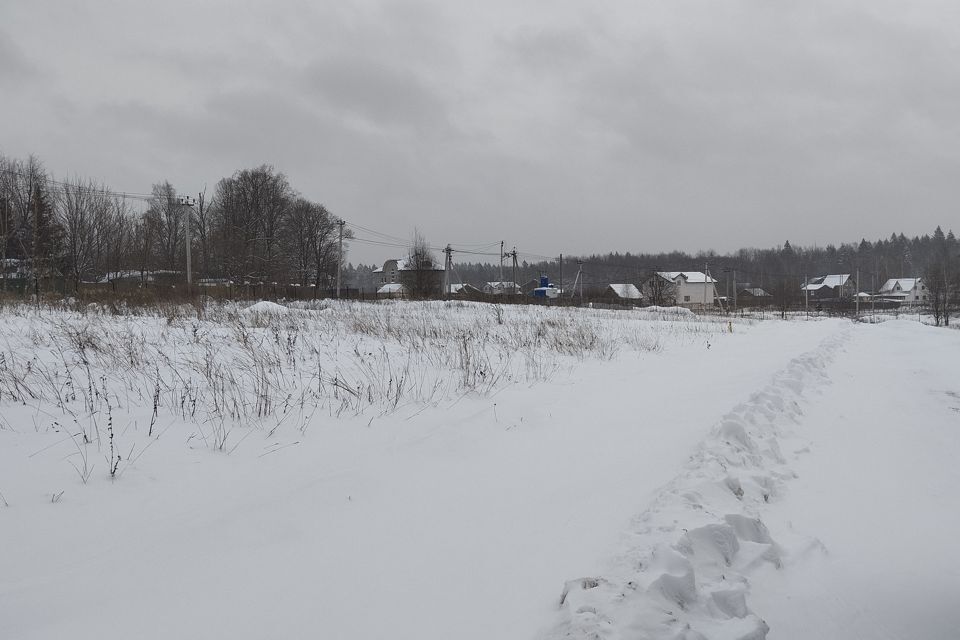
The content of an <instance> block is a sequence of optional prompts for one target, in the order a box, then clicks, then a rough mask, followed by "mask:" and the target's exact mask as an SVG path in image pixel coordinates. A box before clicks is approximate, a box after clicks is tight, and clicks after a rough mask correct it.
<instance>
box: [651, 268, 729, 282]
mask: <svg viewBox="0 0 960 640" xmlns="http://www.w3.org/2000/svg"><path fill="white" fill-rule="evenodd" d="M657 275H660V276H662V277H664V278H666V279H667V280H670V281H671V282H676V281H677V278H679V277H681V276H683V278H684V279H685V280H686V281H687V282H690V283H693V284H696V283H699V284H703V283H705V282H714V283H715V282H716V280H715V279H714V278H711V277H709V276H707V274H705V273H704V272H702V271H658V272H657Z"/></svg>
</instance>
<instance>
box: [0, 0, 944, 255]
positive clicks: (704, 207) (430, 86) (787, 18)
mask: <svg viewBox="0 0 960 640" xmlns="http://www.w3.org/2000/svg"><path fill="white" fill-rule="evenodd" d="M0 116H2V118H0V153H3V154H5V155H8V156H14V157H25V156H26V155H28V154H30V153H35V154H37V155H39V156H40V158H41V159H42V160H44V162H45V163H46V165H47V167H48V169H49V170H51V171H52V172H53V173H55V174H56V175H57V176H58V177H63V176H67V175H70V176H73V175H79V176H83V177H92V178H95V179H97V180H100V181H104V182H106V183H107V184H109V185H110V186H111V187H112V188H115V189H118V190H127V191H137V192H143V191H148V190H149V188H150V185H151V184H152V183H154V182H157V181H160V180H164V179H167V180H170V181H171V182H172V183H173V184H174V186H175V187H176V188H177V189H178V190H179V191H181V192H184V193H194V192H196V191H197V190H198V189H200V188H202V187H203V186H204V185H205V184H206V185H208V186H209V188H210V189H211V190H212V188H213V187H214V185H215V184H216V182H217V180H219V179H220V178H222V177H224V176H227V175H229V174H231V173H233V171H235V170H236V169H240V168H246V167H253V166H257V165H260V164H263V163H268V164H272V165H274V166H275V167H276V168H277V169H278V170H280V171H283V172H284V173H286V174H287V175H288V176H289V177H290V180H291V182H292V184H293V185H294V187H296V188H297V189H298V190H300V191H301V192H302V193H303V194H304V195H305V196H307V197H309V198H311V199H315V200H317V201H320V202H323V203H324V204H326V205H327V207H328V208H329V209H330V210H331V211H333V212H334V213H336V214H338V215H340V216H342V217H344V218H345V219H347V220H348V221H351V222H356V223H358V224H361V225H363V226H365V227H369V228H372V229H376V230H378V231H382V232H384V233H387V234H390V235H393V236H397V237H401V238H408V237H409V236H410V235H411V234H412V231H413V229H414V227H419V229H420V230H421V231H422V232H423V234H424V235H425V236H426V237H427V239H428V240H429V241H430V242H431V243H433V244H437V245H442V244H445V243H447V242H452V243H454V244H467V243H470V244H473V245H476V244H479V243H484V242H490V243H492V242H497V241H499V240H501V239H502V240H504V241H505V242H506V244H507V247H508V248H509V247H511V246H513V245H516V246H517V248H518V250H520V251H521V252H529V253H539V254H549V255H556V254H557V253H559V252H563V253H567V254H573V253H590V252H605V251H611V250H618V251H632V252H639V251H660V250H671V249H682V250H687V251H691V252H693V251H697V250H699V249H715V250H717V251H720V252H726V251H730V250H734V249H736V248H739V247H741V246H761V247H767V246H774V245H778V244H781V243H782V242H783V241H784V240H787V239H789V240H790V241H791V243H793V244H795V245H797V244H802V245H808V244H814V243H816V244H819V245H825V244H828V243H839V242H842V241H853V240H858V239H859V238H860V237H861V236H866V237H867V238H868V239H876V238H877V237H881V236H882V237H886V236H888V235H889V234H890V233H891V232H892V231H901V230H902V231H903V232H905V233H906V234H907V235H914V234H922V233H928V232H930V231H932V229H933V228H934V227H935V226H936V225H938V224H940V225H943V226H944V227H945V228H947V227H951V226H953V227H960V225H957V224H955V221H956V220H957V219H958V218H957V211H958V205H960V197H958V195H960V194H958V191H960V136H958V133H960V132H958V123H960V120H958V119H960V3H958V2H956V1H955V0H949V1H943V2H926V1H924V2H917V1H916V0H912V1H911V2H902V1H900V0H898V1H896V2H886V1H881V0H871V1H869V2H858V3H850V2H842V1H838V0H826V1H811V0H803V1H802V2H801V1H796V2H791V3H786V2H776V1H772V0H752V1H723V0H704V1H684V0H665V1H662V2H645V1H642V0H629V1H624V2H611V1H604V2H567V1H557V0H552V1H550V2H518V1H517V0H506V1H501V0H484V1H483V2H462V3H461V2H449V1H448V2H375V1H366V0H364V1H359V2H358V1H346V2H332V1H329V2H317V1H315V0H314V1H306V0H304V1H292V0H274V1H271V2H240V1H237V0H234V1H229V2H227V1H218V2H186V1H183V0H166V1H165V2H133V1H125V0H113V1H107V0H85V1H84V2H75V1H71V2H66V1H53V0H45V1H39V0H2V2H0ZM958 230H960V229H958ZM398 251H400V250H397V249H392V248H389V247H372V246H369V245H365V246H364V245H360V244H355V245H354V246H353V248H352V250H351V256H350V257H351V259H352V260H353V261H358V260H359V261H363V262H374V261H382V260H383V258H384V257H386V255H385V254H392V253H397V252H398ZM494 260H496V258H494Z"/></svg>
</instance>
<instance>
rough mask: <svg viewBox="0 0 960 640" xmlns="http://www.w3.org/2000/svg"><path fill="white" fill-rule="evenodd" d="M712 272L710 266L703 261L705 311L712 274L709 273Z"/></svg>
mask: <svg viewBox="0 0 960 640" xmlns="http://www.w3.org/2000/svg"><path fill="white" fill-rule="evenodd" d="M708 273H710V266H709V265H708V264H707V263H706V262H704V263H703V311H704V312H706V311H707V282H709V281H710V276H708V275H707V274H708Z"/></svg>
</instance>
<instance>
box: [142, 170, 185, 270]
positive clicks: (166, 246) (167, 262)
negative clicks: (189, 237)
mask: <svg viewBox="0 0 960 640" xmlns="http://www.w3.org/2000/svg"><path fill="white" fill-rule="evenodd" d="M151 193H152V194H153V197H152V198H151V199H150V207H149V208H148V209H147V213H146V222H147V224H148V225H150V226H151V227H152V228H151V235H152V237H153V241H154V251H155V255H156V257H157V259H158V264H159V266H160V268H162V269H167V270H170V271H175V270H176V269H177V264H178V261H177V256H178V253H179V249H180V247H181V243H182V236H183V230H184V226H183V221H184V213H183V209H182V206H181V205H180V204H179V203H178V202H177V190H176V189H174V188H173V185H172V184H170V183H169V182H168V181H166V180H165V181H163V182H159V183H157V184H155V185H153V189H152V190H151Z"/></svg>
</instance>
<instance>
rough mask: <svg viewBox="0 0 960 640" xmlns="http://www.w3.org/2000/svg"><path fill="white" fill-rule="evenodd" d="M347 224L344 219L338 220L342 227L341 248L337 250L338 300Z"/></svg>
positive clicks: (339, 225)
mask: <svg viewBox="0 0 960 640" xmlns="http://www.w3.org/2000/svg"><path fill="white" fill-rule="evenodd" d="M345 224H347V223H346V221H345V220H344V219H343V218H340V219H339V220H337V226H338V227H340V239H339V241H338V242H339V245H338V246H339V248H338V250H337V298H338V299H339V298H340V279H341V277H342V275H341V272H342V271H343V225H345Z"/></svg>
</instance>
